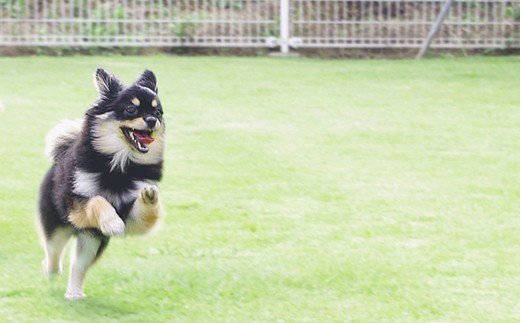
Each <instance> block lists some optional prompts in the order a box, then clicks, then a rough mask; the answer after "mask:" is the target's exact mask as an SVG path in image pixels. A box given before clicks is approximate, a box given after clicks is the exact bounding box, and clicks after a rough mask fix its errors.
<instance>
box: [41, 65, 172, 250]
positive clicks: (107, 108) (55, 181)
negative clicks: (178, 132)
mask: <svg viewBox="0 0 520 323" xmlns="http://www.w3.org/2000/svg"><path fill="white" fill-rule="evenodd" d="M94 79H95V83H97V87H98V91H99V94H100V98H99V100H98V101H97V102H95V103H94V105H93V106H92V107H91V108H90V109H88V110H87V112H86V114H85V119H84V122H83V128H82V130H81V132H80V133H78V135H77V136H75V137H74V138H73V139H70V140H66V141H64V142H62V143H61V144H60V145H59V146H57V147H55V149H54V160H53V164H52V166H51V168H50V170H49V171H48V172H47V174H46V176H45V178H44V180H43V182H42V184H41V188H40V198H39V211H40V212H39V213H40V221H41V224H42V228H43V233H44V234H45V236H46V237H47V238H50V237H51V236H52V234H53V232H54V231H55V230H56V228H58V227H72V229H73V231H74V232H75V233H78V232H80V231H83V230H87V231H90V232H91V233H92V234H94V235H96V236H98V237H99V239H100V240H101V241H102V244H101V247H100V248H99V251H98V254H100V253H101V252H102V250H103V249H104V248H105V247H106V245H107V244H108V240H109V238H108V237H105V236H103V235H102V233H101V232H100V231H99V230H97V229H78V228H74V227H73V226H72V225H71V223H70V222H69V220H68V214H69V212H70V210H71V206H72V203H73V201H74V200H77V201H86V199H87V198H88V197H86V196H82V195H81V194H76V193H75V192H74V191H73V190H74V180H75V178H74V172H75V171H76V170H78V169H80V170H82V171H85V172H88V173H99V174H100V176H99V181H98V184H99V187H100V188H101V189H102V190H103V191H105V192H110V194H114V195H117V194H123V193H124V192H127V191H128V190H132V189H136V187H135V185H136V184H135V183H136V181H142V180H152V181H159V180H160V179H161V176H162V167H163V162H162V158H161V159H160V160H158V161H157V163H154V164H146V165H143V164H139V163H137V162H134V161H132V160H129V161H128V163H127V164H126V165H125V166H126V167H124V169H121V168H118V167H116V168H113V167H111V161H112V159H113V157H114V156H113V155H112V154H105V153H102V152H99V151H98V150H97V149H96V147H95V145H93V140H94V139H96V135H95V133H94V131H93V130H94V128H95V127H96V122H98V123H99V122H100V121H99V119H98V118H97V117H98V116H99V115H102V114H105V113H107V112H111V113H112V114H111V120H114V119H115V120H121V121H123V120H131V119H135V118H141V117H142V118H145V117H147V116H153V117H155V118H157V119H158V120H159V121H160V122H161V124H163V125H164V119H163V116H162V107H161V105H160V102H159V101H158V99H157V101H158V102H159V104H158V106H157V107H155V108H154V107H152V106H150V105H149V104H145V103H146V102H150V101H151V100H152V99H153V98H157V86H156V78H155V75H154V74H153V73H152V72H151V71H148V70H147V71H145V72H144V73H143V75H141V77H140V78H139V79H138V80H137V81H136V82H135V83H134V84H133V85H131V86H129V87H124V86H123V85H122V84H121V82H120V81H119V80H118V79H117V78H116V77H115V76H113V75H111V74H109V73H108V72H106V71H105V70H103V69H98V70H96V73H95V78H94ZM132 98H139V99H140V100H141V102H143V104H141V105H140V106H139V107H138V108H137V113H134V114H132V115H129V114H128V113H127V110H125V109H127V108H128V106H129V105H130V104H131V100H132ZM134 200H135V199H132V200H131V201H128V202H126V203H123V204H122V205H117V206H116V205H114V207H115V208H116V211H117V213H118V215H119V216H120V217H121V218H122V219H123V221H125V220H126V218H127V216H128V213H129V210H130V208H131V206H132V204H133V202H134Z"/></svg>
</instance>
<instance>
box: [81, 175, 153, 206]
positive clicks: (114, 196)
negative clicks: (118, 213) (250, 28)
mask: <svg viewBox="0 0 520 323" xmlns="http://www.w3.org/2000/svg"><path fill="white" fill-rule="evenodd" d="M100 177H101V174H100V173H89V172H85V171H83V170H79V169H77V170H76V171H75V172H74V182H73V189H72V192H73V193H74V194H77V195H81V196H84V197H87V198H89V197H94V196H102V197H104V198H105V199H106V200H107V201H108V202H110V204H112V206H114V207H115V208H116V209H118V208H120V207H121V206H123V205H125V204H128V203H130V202H132V201H133V200H135V199H136V198H137V196H138V195H139V192H140V191H141V189H143V188H144V187H146V186H150V185H152V184H153V183H151V182H149V181H135V182H134V183H133V184H134V187H135V188H132V189H128V190H124V191H122V192H113V191H110V190H107V189H104V188H102V187H101V185H100Z"/></svg>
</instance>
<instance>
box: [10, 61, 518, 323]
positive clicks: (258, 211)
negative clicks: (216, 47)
mask: <svg viewBox="0 0 520 323" xmlns="http://www.w3.org/2000/svg"><path fill="white" fill-rule="evenodd" d="M97 66H103V67H105V68H107V69H109V70H110V71H113V72H114V73H116V74H117V75H119V76H120V77H121V79H122V80H124V81H125V82H127V83H128V82H130V81H132V80H133V79H134V78H135V77H137V75H138V74H139V73H140V72H141V71H142V70H143V69H144V68H150V69H152V70H154V71H155V72H156V74H157V75H158V79H159V93H160V96H161V99H162V102H163V105H164V108H165V111H166V119H167V126H168V145H167V146H168V147H167V148H168V149H167V156H166V169H165V172H166V174H165V178H164V180H163V182H162V183H161V190H162V196H163V201H164V204H165V207H166V210H167V214H166V217H165V220H164V223H163V227H162V229H161V230H160V231H159V232H157V233H156V234H154V235H151V236H148V237H145V238H125V239H113V240H112V241H111V244H110V246H109V249H108V251H107V252H106V254H105V255H104V256H103V258H102V260H101V261H100V262H99V263H97V264H96V265H95V267H94V268H93V269H92V270H91V271H90V272H89V276H88V278H87V283H86V289H85V292H86V294H87V295H88V297H87V299H86V300H84V301H82V302H77V303H69V302H66V301H65V300H64V299H63V293H64V290H65V286H66V275H64V276H63V277H60V278H59V279H57V280H55V281H52V282H48V281H46V280H45V279H44V277H43V274H42V272H41V269H40V261H41V259H42V257H43V252H42V250H41V248H40V246H39V244H38V237H37V234H36V231H35V228H34V214H35V205H36V196H37V190H38V185H39V182H40V180H41V178H42V176H43V174H44V172H45V171H46V169H47V168H48V166H49V163H48V161H47V160H46V158H45V157H44V155H43V146H44V136H45V133H46V132H47V131H48V130H49V129H50V128H51V127H52V126H53V125H54V124H56V123H57V122H58V121H59V120H61V119H63V118H69V119H70V118H77V117H80V116H81V115H82V114H83V112H84V110H85V109H86V108H87V107H88V106H89V105H90V104H91V102H92V101H93V100H95V99H96V93H95V90H94V88H93V85H92V80H91V76H92V73H93V71H94V69H95V67H97ZM0 71H1V73H0V101H2V102H3V104H4V106H5V111H4V112H2V113H0V134H1V135H0V138H1V141H2V143H1V145H0V156H1V157H0V158H1V159H0V160H1V167H0V179H1V181H0V194H1V196H0V237H1V244H0V317H1V318H2V320H8V321H16V322H19V321H33V322H41V321H42V320H44V321H45V320H54V321H62V320H80V321H93V320H94V321H107V320H125V321H135V322H138V321H199V322H210V321H236V322H243V321H345V320H354V321H381V320H384V321H415V320H419V321H430V320H435V321H468V320H478V321H490V320H493V321H495V320H498V321H502V320H505V321H508V320H510V321H516V320H518V319H520V287H519V286H520V256H519V246H520V234H519V232H520V231H519V230H520V218H519V215H520V214H519V211H520V185H519V183H520V92H519V89H520V58H519V57H508V58H470V59H450V60H448V59H432V60H425V61H408V60H403V61H324V60H312V59H294V60H293V59H270V58H211V57H196V58H189V57H163V56H157V57H108V58H107V57H67V58H45V57H26V58H1V59H0ZM66 259H67V260H66V263H67V264H68V255H67V257H66ZM66 268H67V267H66Z"/></svg>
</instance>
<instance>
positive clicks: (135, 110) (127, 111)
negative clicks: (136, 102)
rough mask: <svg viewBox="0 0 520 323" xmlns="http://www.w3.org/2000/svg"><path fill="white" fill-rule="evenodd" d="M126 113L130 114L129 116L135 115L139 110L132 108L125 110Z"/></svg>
mask: <svg viewBox="0 0 520 323" xmlns="http://www.w3.org/2000/svg"><path fill="white" fill-rule="evenodd" d="M125 112H126V113H127V114H129V115H134V114H136V113H137V108H136V107H132V106H130V107H128V108H126V109H125Z"/></svg>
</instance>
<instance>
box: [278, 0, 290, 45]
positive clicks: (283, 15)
mask: <svg viewBox="0 0 520 323" xmlns="http://www.w3.org/2000/svg"><path fill="white" fill-rule="evenodd" d="M280 50H281V52H282V54H288V53H289V0H280Z"/></svg>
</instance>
